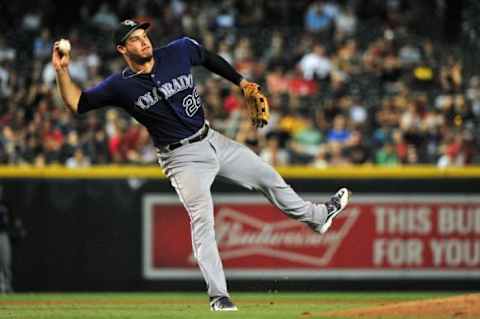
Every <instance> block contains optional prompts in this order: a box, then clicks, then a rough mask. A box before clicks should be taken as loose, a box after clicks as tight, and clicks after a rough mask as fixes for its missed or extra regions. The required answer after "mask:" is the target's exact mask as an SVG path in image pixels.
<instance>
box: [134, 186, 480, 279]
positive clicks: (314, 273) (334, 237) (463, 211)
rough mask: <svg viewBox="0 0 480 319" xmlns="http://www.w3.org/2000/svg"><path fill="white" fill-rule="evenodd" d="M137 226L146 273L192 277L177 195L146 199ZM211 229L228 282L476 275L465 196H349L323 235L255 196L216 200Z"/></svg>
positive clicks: (473, 224)
mask: <svg viewBox="0 0 480 319" xmlns="http://www.w3.org/2000/svg"><path fill="white" fill-rule="evenodd" d="M310 197H312V196H310ZM325 197H326V196H323V195H322V194H317V195H315V196H313V197H312V198H311V199H312V200H313V199H315V198H316V199H317V200H318V198H325ZM143 224H144V225H143V227H144V228H143V231H144V241H143V243H144V247H143V249H144V250H143V252H144V275H145V277H146V278H151V279H155V278H171V279H174V278H175V279H178V278H192V277H198V276H200V273H199V271H198V269H197V265H196V263H195V260H194V258H193V255H192V245H191V237H190V221H189V218H188V215H187V213H186V211H185V209H184V208H183V206H182V205H181V203H180V202H179V200H178V199H177V198H176V197H175V196H159V195H149V196H147V197H146V198H145V200H144V223H143ZM215 229H216V236H217V243H218V247H219V250H220V254H221V257H222V261H223V265H224V267H225V270H226V273H227V276H229V278H256V277H263V278H265V277H272V278H273V277H282V276H283V277H290V278H292V277H293V278H320V277H325V278H332V277H338V278H419V279H423V278H432V277H451V278H473V277H480V198H477V197H473V196H453V197H452V196H445V195H438V196H436V195H429V196H421V197H419V196H408V195H403V196H355V197H354V200H353V202H352V203H351V204H350V205H349V206H348V208H347V209H346V211H345V212H343V213H342V214H340V215H339V216H338V217H337V218H336V219H335V222H334V223H333V226H332V227H331V228H330V230H329V231H328V232H327V233H326V234H323V235H320V234H316V233H314V232H312V231H311V230H310V229H309V228H308V227H306V226H305V225H304V224H302V223H300V222H297V221H295V220H292V219H290V218H288V217H286V215H285V214H283V213H282V212H281V211H280V210H278V209H277V208H276V207H274V206H272V205H271V204H270V203H268V202H267V201H266V200H265V199H263V198H262V197H257V196H253V197H252V196H235V195H232V196H216V197H215Z"/></svg>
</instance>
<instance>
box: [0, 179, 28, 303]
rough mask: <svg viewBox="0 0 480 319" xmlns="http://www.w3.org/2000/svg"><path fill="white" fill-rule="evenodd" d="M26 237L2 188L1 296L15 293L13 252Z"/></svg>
mask: <svg viewBox="0 0 480 319" xmlns="http://www.w3.org/2000/svg"><path fill="white" fill-rule="evenodd" d="M25 236H26V230H25V228H24V227H23V222H22V220H21V219H20V218H19V217H17V216H15V214H14V213H13V211H12V210H11V208H10V207H9V204H8V203H7V201H6V200H5V198H4V194H3V186H0V294H5V293H12V292H13V269H12V250H13V248H14V245H15V244H16V243H17V242H18V241H19V240H21V239H23V238H24V237H25Z"/></svg>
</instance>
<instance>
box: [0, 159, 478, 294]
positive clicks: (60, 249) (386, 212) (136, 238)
mask: <svg viewBox="0 0 480 319" xmlns="http://www.w3.org/2000/svg"><path fill="white" fill-rule="evenodd" d="M279 170H280V172H281V173H282V175H283V176H284V177H285V178H286V179H287V181H288V183H289V184H290V185H292V187H293V188H294V189H295V190H297V191H298V192H299V193H300V194H301V195H302V196H303V197H305V198H306V199H308V200H312V201H315V200H319V201H321V200H324V199H325V198H327V197H328V196H329V195H330V194H331V193H333V192H334V191H335V190H336V189H337V188H338V187H341V186H348V187H349V188H351V189H352V190H353V192H354V196H353V201H352V204H351V205H350V206H349V209H348V210H347V211H346V212H345V213H343V214H342V215H340V216H341V218H338V220H336V222H335V224H334V226H333V227H332V228H331V230H330V231H329V232H328V233H327V234H325V235H323V236H319V235H315V234H312V233H311V232H310V231H309V230H308V229H306V228H305V227H303V225H301V224H299V223H297V222H294V221H291V220H289V219H288V218H286V217H285V216H284V215H283V214H282V213H281V212H279V211H278V210H277V209H276V208H274V207H272V206H271V205H270V204H269V203H268V202H267V201H266V200H265V199H264V198H263V197H262V196H260V195H259V194H258V193H255V192H251V191H247V190H245V189H242V188H240V187H238V186H234V185H230V184H225V183H222V182H221V181H216V182H215V183H214V185H213V194H214V201H215V207H216V208H215V221H216V227H217V235H218V241H219V249H220V253H221V255H222V259H223V261H224V265H225V269H226V272H227V276H228V278H229V280H230V286H231V287H232V288H233V289H242V290H243V289H248V290H265V289H272V290H274V289H308V290H311V289H314V290H317V289H336V288H348V289H357V288H360V289H364V288H365V289H370V288H388V287H391V285H392V284H393V285H395V286H396V287H397V288H405V289H430V288H432V289H436V288H441V289H462V288H463V289H475V288H477V289H478V287H479V286H480V169H479V168H470V169H447V170H438V169H436V168H434V167H414V168H397V169H384V168H383V169H379V168H372V167H357V168H346V169H338V170H314V169H303V168H288V169H286V168H285V169H282V168H280V169H279ZM0 178H1V181H0V185H2V186H3V188H4V193H5V198H6V199H7V201H8V203H9V204H10V206H11V208H12V210H13V211H14V213H15V214H16V215H18V216H19V217H21V218H22V220H23V222H24V224H25V227H26V228H27V231H28V236H27V237H26V238H25V239H24V240H23V241H21V242H19V243H17V244H16V245H15V246H14V275H15V277H14V280H15V281H14V286H15V288H16V290H18V291H86V290H103V291H104V290H108V291H117V290H132V291H135V290H163V289H168V290H172V289H175V290H178V289H188V290H202V289H204V284H203V282H202V280H201V278H200V276H199V272H198V271H197V267H196V265H195V261H194V258H193V256H192V253H191V243H190V235H189V224H188V217H187V215H186V213H185V211H184V210H183V208H182V207H181V205H180V203H179V201H178V200H177V198H176V196H175V194H174V191H173V189H172V187H171V186H170V185H169V183H168V180H166V179H165V177H164V176H163V174H162V172H161V170H160V169H159V168H157V167H147V168H145V167H119V168H112V167H108V168H107V167H99V168H95V169H86V170H85V169H80V170H68V169H63V168H58V167H52V168H47V169H42V170H38V169H29V168H12V167H6V168H0Z"/></svg>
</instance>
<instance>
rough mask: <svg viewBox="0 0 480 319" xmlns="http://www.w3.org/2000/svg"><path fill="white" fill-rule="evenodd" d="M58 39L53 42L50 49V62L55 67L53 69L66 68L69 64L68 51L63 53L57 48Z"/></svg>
mask: <svg viewBox="0 0 480 319" xmlns="http://www.w3.org/2000/svg"><path fill="white" fill-rule="evenodd" d="M59 42H60V41H56V42H55V43H54V44H53V50H52V64H53V67H54V68H55V71H61V70H67V69H68V65H69V64H70V52H67V53H63V52H61V51H60V49H59V48H58V44H59Z"/></svg>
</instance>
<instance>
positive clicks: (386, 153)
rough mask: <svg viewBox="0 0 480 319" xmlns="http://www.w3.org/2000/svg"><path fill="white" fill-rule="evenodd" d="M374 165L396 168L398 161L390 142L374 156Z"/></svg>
mask: <svg viewBox="0 0 480 319" xmlns="http://www.w3.org/2000/svg"><path fill="white" fill-rule="evenodd" d="M375 163H376V164H378V165H381V166H397V165H398V164H399V163H400V161H399V159H398V156H397V154H396V153H395V149H394V148H393V145H392V144H391V143H390V142H387V143H385V145H383V147H382V148H381V149H380V150H378V151H377V153H376V154H375Z"/></svg>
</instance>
